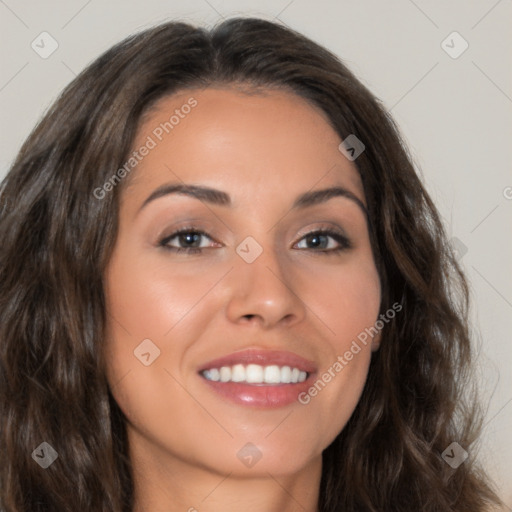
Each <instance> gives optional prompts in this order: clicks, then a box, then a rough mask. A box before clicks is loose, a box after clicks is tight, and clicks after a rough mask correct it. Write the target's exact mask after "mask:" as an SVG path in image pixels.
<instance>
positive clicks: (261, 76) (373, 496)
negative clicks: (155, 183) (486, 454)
mask: <svg viewBox="0 0 512 512" xmlns="http://www.w3.org/2000/svg"><path fill="white" fill-rule="evenodd" d="M212 84H225V85H228V84H231V85H237V86H238V85H241V86H243V87H246V88H248V89H249V88H256V89H257V88H262V89H264V88H266V87H278V88H284V89H287V90H290V91H291V92H294V93H295V94H297V95H299V96H301V97H303V98H306V99H308V100H309V101H311V102H312V103H313V104H314V105H316V106H317V107H319V108H320V109H322V111H324V112H325V114H326V116H327V118H328V119H329V121H330V123H331V124H332V126H333V128H334V129H335V130H336V131H337V133H338V134H339V136H340V137H341V139H345V138H346V137H347V136H348V135H350V134H355V135H356V136H357V137H358V139H360V140H361V141H362V142H363V143H364V144H365V151H364V152H363V153H362V154H361V155H360V156H359V157H358V158H357V160H356V161H355V164H356V167H357V169H358V171H359V173H360V175H361V178H362V181H363V185H364V190H365V195H366V199H367V203H368V209H369V216H370V226H371V229H370V231H371V232H370V237H371V242H372V249H373V252H374V255H375V260H376V263H377V267H378V271H379V274H380V278H381V282H382V289H383V294H382V304H381V308H382V311H383V312H384V311H386V310H388V309H389V308H390V307H391V305H392V304H394V303H395V302H399V303H400V304H401V305H402V308H403V309H402V311H401V312H400V315H397V318H396V321H395V322H390V323H388V324H386V325H385V326H384V329H383V331H382V336H383V337H382V343H381V347H380V350H378V351H377V352H375V353H374V354H373V356H372V361H371V366H370V371H369V376H368V379H367V382H366V385H365V388H364V391H363V394H362V397H361V399H360V402H359V404H358V405H357V408H356V410H355V411H354V413H353V415H352V417H351V418H350V420H349V422H348V424H347V425H346V426H345V428H344V429H343V431H342V432H341V433H340V434H339V435H338V437H337V438H336V440H335V441H334V442H333V443H332V445H331V446H329V447H328V448H327V449H326V450H325V452H324V456H323V474H322V481H321V489H320V496H321V497H320V503H319V510H320V511H321V512H334V511H340V510H343V511H346V512H355V511H363V510H364V511H371V512H377V511H378V512H385V511H390V512H391V511H392V512H399V511H407V512H410V511H411V510H421V511H424V512H427V511H432V512H434V511H436V512H444V511H446V512H448V511H459V512H477V511H483V510H485V509H486V507H489V506H490V505H492V504H494V503H498V502H499V499H498V498H497V496H496V495H495V494H494V491H493V487H492V484H491V483H490V482H489V481H488V480H487V479H486V476H485V474H484V472H483V471H482V470H481V469H480V468H479V467H478V466H477V462H476V460H475V454H476V449H475V447H476V442H477V440H478V432H479V428H480V425H481V420H482V413H481V411H480V409H479V407H478V405H477V404H478V401H477V400H476V399H475V396H476V395H475V394H474V390H473V386H472V384H473V380H472V379H471V372H470V370H471V367H472V366H471V364H472V361H473V348H472V344H471V341H470V337H469V332H468V322H467V317H468V286H467V283H466V281H465V279H464V276H463V274H462V272H461V269H460V268H459V265H458V264H457V260H456V258H455V257H454V254H453V252H452V250H451V248H450V245H449V243H448V241H447V237H446V234H445V231H444V228H443V225H442V223H441V220H440V217H439V214H438V213H437V211H436V208H435V206H434V204H433V202H432V200H431V199H430V197H429V195H428V194H427V192H426V191H425V188H424V186H423V185H422V183H421V181H420V179H419V178H418V176H417V174H416V172H415V170H414V166H413V163H412V161H411V158H410V155H409V154H408V153H407V150H406V149H405V147H404V144H403V142H402V140H401V138H400V135H399V132H398V129H397V127H396V126H395V124H394V123H393V121H392V119H391V118H390V116H389V115H388V113H387V112H386V110H385V109H384V108H383V107H382V105H381V104H380V102H379V100H377V99H376V98H375V97H374V96H373V95H372V94H371V93H370V92H369V91H368V90H367V89H366V88H365V87H364V86H363V85H362V84H361V83H360V82H359V81H358V80H357V79H356V77H355V76H354V75H353V74H352V73H351V72H350V71H349V70H348V69H347V68H346V67H345V65H344V64H343V63H341V62H340V60H339V59H338V58H337V57H336V56H335V55H333V54H332V53H331V52H329V51H328V50H326V49H325V48H323V47H321V46H319V45H317V44H315V43H314V42H312V41H310V40H309V39H307V38H305V37H304V36H302V35H300V34H298V33H296V32H294V31H292V30H290V29H287V28H285V27H283V26H280V25H277V24H274V23H271V22H268V21H264V20H260V19H247V18H246V19H243V18H234V19H229V20H227V21H225V22H223V23H221V24H220V25H218V26H216V27H214V28H213V29H212V30H206V29H203V28H196V27H193V26H191V25H189V24H185V23H181V22H168V23H165V24H162V25H159V26H156V27H155V28H152V29H150V30H147V31H144V32H142V33H139V34H136V35H134V36H131V37H129V38H128V39H126V40H125V41H123V42H121V43H119V44H118V45H116V46H115V47H113V48H112V49H110V50H109V51H107V52H106V53H105V54H104V55H102V56H100V57H99V58H98V59H97V60H96V61H94V62H93V63H92V64H91V65H90V66H89V67H88V68H87V69H86V70H85V71H83V72H82V73H81V74H80V75H79V76H78V77H77V78H76V79H75V80H74V81H73V82H72V83H71V84H70V85H69V86H68V87H67V88H66V89H65V90H64V92H63V93H62V94H61V96H60V97H59V99H58V100H57V101H56V102H55V104H54V105H53V107H52V108H51V109H50V110H49V112H48V113H47V114H46V115H45V116H44V118H43V119H42V120H41V122H40V123H39V125H38V126H37V127H36V128H35V129H34V131H33V132H32V133H31V135H30V136H29V137H28V139H27V141H26V142H25V144H24V145H23V147H22V149H21V151H20V152H19V154H18V156H17V158H16V160H15V162H14V164H13V166H12V168H11V169H10V171H9V173H8V175H7V177H6V178H5V180H4V181H3V183H2V186H1V189H0V194H1V195H0V199H1V206H2V210H1V212H2V213H1V220H0V240H2V249H1V252H0V282H1V290H0V418H1V419H0V453H1V454H2V464H0V508H1V509H2V510H3V511H5V512H36V511H40V512H42V511H57V510H58V511H64V510H65V511H102V512H103V511H104V512H107V511H114V512H129V511H130V512H131V511H132V510H133V503H134V496H133V481H132V471H131V465H130V460H129V459H128V456H127V453H128V451H127V437H126V430H125V420H126V418H125V417H124V415H123V413H122V412H121V410H120V409H119V407H118V406H117V404H116V403H115V401H114V400H113V398H112V395H111V392H110V389H109V386H108V383H107V380H106V377H105V362H104V355H103V351H102V346H103V342H104V339H105V338H104V336H105V326H106V323H107V321H108V320H109V317H108V312H107V311H106V308H105V297H104V291H103V277H104V270H105V268H106V264H107V262H108V261H109V257H110V254H111V252H112V249H113V246H114V244H115V241H116V233H117V222H118V203H119V195H120V193H121V191H122V189H123V185H124V184H123V183H121V184H120V186H117V187H115V188H114V190H112V191H111V192H109V193H107V194H105V195H104V197H102V198H101V199H99V198H98V197H97V194H96V195H95V194H94V190H95V189H97V188H98V187H101V186H102V184H104V183H105V182H107V181H108V180H109V179H111V177H112V175H113V174H114V173H115V172H116V170H117V169H119V168H120V167H121V166H122V165H123V164H124V163H125V162H126V161H127V158H128V155H129V153H130V148H131V144H132V143H133V140H134V135H135V133H136V131H137V128H138V126H139V125H140V121H141V118H142V116H143V115H144V114H145V113H146V112H148V110H149V109H150V107H151V106H152V105H154V104H155V102H156V101H157V100H158V99H160V98H162V97H163V96H165V95H168V94H172V93H174V92H178V91H180V90H183V89H186V88H197V87H199V88H202V87H208V86H210V85H212ZM134 172H136V170H135V171H134ZM125 181H126V180H125ZM470 391H471V392H470ZM43 442H45V443H48V445H50V446H51V447H52V448H53V449H54V450H55V452H56V453H57V454H58V458H57V459H56V460H55V461H54V462H53V464H51V465H50V466H49V467H47V468H46V469H42V468H41V467H40V465H38V464H36V463H35V462H34V461H35V460H36V459H35V458H34V451H35V450H36V448H39V450H43V451H44V447H45V446H46V445H43V448H40V446H41V443H43ZM453 442H457V443H458V445H460V447H462V448H464V449H465V450H466V451H467V452H469V458H468V459H467V460H466V461H465V462H464V463H463V464H461V465H460V466H459V467H458V468H457V469H454V468H452V467H451V466H450V465H449V464H447V462H445V460H444V459H443V457H442V453H443V452H444V450H445V449H446V448H447V447H449V446H450V445H451V443H453ZM46 449H47V451H48V448H46ZM41 453H43V452H41Z"/></svg>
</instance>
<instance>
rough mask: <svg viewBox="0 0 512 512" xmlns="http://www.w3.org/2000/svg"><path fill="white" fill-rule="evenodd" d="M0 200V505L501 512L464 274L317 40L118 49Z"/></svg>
mask: <svg viewBox="0 0 512 512" xmlns="http://www.w3.org/2000/svg"><path fill="white" fill-rule="evenodd" d="M1 199H2V205H4V211H3V214H2V220H1V223H0V234H1V236H2V240H3V246H4V248H3V250H2V253H1V259H0V276H1V281H2V290H1V301H0V303H1V324H0V325H1V326H0V347H1V352H0V353H1V357H0V362H1V363H0V377H1V391H0V404H1V405H0V412H1V418H2V421H1V436H0V443H1V444H0V449H1V451H2V453H3V454H4V464H3V465H2V468H1V469H0V482H1V494H0V504H1V507H2V510H5V511H6V512H14V511H16V512H20V511H43V510H59V511H60V510H98V511H100V510H101V511H107V510H109V511H156V510H166V511H175V510H189V511H193V510H198V511H210V510H224V511H229V510H234V509H235V508H236V509H237V510H238V509H240V508H244V509H245V510H258V511H261V510H265V511H269V512H272V511H274V510H280V511H295V510H305V511H308V512H309V511H312V512H313V511H318V512H320V511H321V512H324V511H342V510H343V511H362V510H365V511H372V512H377V511H379V512H382V511H393V512H397V511H410V510H424V511H436V512H437V511H461V512H462V511H463V512H472V511H483V510H490V509H491V508H490V507H492V506H494V505H497V504H498V503H499V499H498V498H497V496H496V495H495V494H494V492H493V490H492V486H491V485H490V483H489V482H488V481H487V479H486V476H485V474H484V473H483V472H482V471H481V470H480V469H479V468H478V466H477V465H476V462H475V454H476V451H475V442H476V441H477V438H478V428H479V425H480V423H479V421H480V418H481V417H480V414H479V408H478V405H476V404H477V401H476V400H475V396H476V395H475V394H474V393H472V392H469V391H468V390H470V389H472V388H471V386H470V385H471V384H472V381H470V380H469V379H470V373H469V370H470V369H471V362H472V346H471V343H470V339H469V334H468V327H467V301H468V290H467V285H466V281H465V279H464V276H463V275H462V273H461V270H460V268H459V266H458V265H457V262H456V259H455V258H454V256H453V254H452V251H451V249H450V247H449V245H448V243H447V239H446V235H445V232H444V229H443V226H442V224H441V221H440V218H439V215H438V213H437V211H436V209H435V207H434V205H433V203H432V201H431V199H430V198H429V196H428V194H427V193H426V191H425V189H424V187H423V185H422V184H421V182H420V180H419V178H418V177H417V175H416V173H415V171H414V168H413V165H412V163H411V160H410V157H409V156H408V154H407V152H406V150H405V149H404V146H403V143H402V141H401V139H400V136H399V134H398V131H397V128H396V127H395V125H394V124H393V121H392V120H391V119H390V118H389V116H388V114H387V113H386V112H385V110H384V109H383V108H382V107H381V106H380V104H379V102H378V100H376V99H375V98H374V97H373V96H372V95H371V93H370V92H369V91H368V90H367V89H366V88H365V87H364V86H363V85H362V84H361V83H360V82H358V80H357V79H356V78H355V77H354V75H353V74H352V73H351V72H350V71H349V70H347V68H346V67H345V66H344V65H343V64H342V63H341V62H340V61H339V60H338V59H337V58H336V57H335V56H334V55H333V54H331V53H330V52H328V51H327V50H326V49H324V48H322V47H320V46H318V45H317V44H315V43H313V42H312V41H310V40H308V39H306V38H305V37H303V36H301V35H299V34H297V33H295V32H293V31H291V30H289V29H286V28H284V27H282V26H279V25H276V24H273V23H270V22H268V21H263V20H258V19H231V20H228V21H225V22H223V23H222V24H220V25H219V26H218V27H216V28H214V29H213V30H211V31H206V30H205V29H200V28H195V27H192V26H190V25H187V24H184V23H177V22H174V23H166V24H163V25H161V26H157V27H155V28H153V29H151V30H147V31H145V32H143V33H141V34H138V35H135V36H133V37H130V38H128V39H127V40H125V41H123V42H122V43H120V44H119V45H117V46H115V47H114V48H112V49H111V50H109V51H108V52H107V53H105V54H104V55H103V56H101V57H100V58H99V59H98V60H97V61H95V62H94V63H93V64H92V65H91V66H90V67H89V68H88V69H86V70H85V71H84V72H83V73H82V74H81V75H80V76H79V77H77V79H76V80H75V81H73V83H71V84H70V85H69V86H68V87H67V89H66V90H65V91H64V92H63V94H62V95H61V97H60V98H59V99H58V101H57V102H56V103H55V105H54V106H53V108H52V109H51V110H50V111H49V112H48V114H47V115H46V116H45V118H44V119H43V120H42V121H41V123H40V124H39V125H38V126H37V127H36V129H35V130H34V132H33V133H32V134H31V135H30V137H29V138H28V140H27V142H26V143H25V145H24V146H23V148H22V149H21V151H20V154H19V155H18V158H17V159H16V161H15V163H14V165H13V167H12V169H11V170H10V172H9V174H8V175H7V177H6V179H5V180H4V182H3V184H2V190H1Z"/></svg>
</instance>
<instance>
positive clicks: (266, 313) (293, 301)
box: [227, 233, 304, 325]
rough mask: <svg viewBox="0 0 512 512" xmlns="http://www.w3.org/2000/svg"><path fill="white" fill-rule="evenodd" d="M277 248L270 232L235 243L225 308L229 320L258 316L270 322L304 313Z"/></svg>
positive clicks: (282, 255) (282, 254)
mask: <svg viewBox="0 0 512 512" xmlns="http://www.w3.org/2000/svg"><path fill="white" fill-rule="evenodd" d="M280 251H282V249H279V247H278V246H276V244H274V242H273V237H272V236H269V233H267V234H266V236H264V237H263V236H260V237H259V241H258V240H256V238H254V237H246V238H245V239H244V240H243V241H242V242H241V243H240V244H239V245H238V246H237V247H236V255H235V256H236V259H235V268H234V269H233V270H234V271H233V272H232V273H231V274H232V276H231V279H232V283H233V284H232V288H231V290H232V293H231V296H230V297H229V304H228V308H227V310H228V315H229V316H230V319H231V320H232V321H237V320H239V319H240V318H243V317H253V316H257V317H259V319H260V321H263V322H264V323H265V324H266V325H271V324H275V323H277V322H279V321H281V320H282V319H286V321H288V322H289V321H291V320H292V319H300V318H302V317H303V316H304V306H303V304H302V303H301V301H300V299H299V297H298V295H297V293H296V291H295V290H294V285H293V283H292V275H291V272H290V270H291V267H289V266H288V265H289V262H287V261H286V258H285V257H284V253H282V252H280Z"/></svg>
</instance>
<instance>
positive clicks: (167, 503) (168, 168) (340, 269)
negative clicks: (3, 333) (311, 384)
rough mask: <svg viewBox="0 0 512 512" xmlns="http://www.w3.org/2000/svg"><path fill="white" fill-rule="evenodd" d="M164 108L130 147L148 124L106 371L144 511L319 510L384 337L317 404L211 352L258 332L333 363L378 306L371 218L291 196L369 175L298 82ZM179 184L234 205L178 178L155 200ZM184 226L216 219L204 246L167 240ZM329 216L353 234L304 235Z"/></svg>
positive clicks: (339, 203) (113, 280) (251, 340)
mask: <svg viewBox="0 0 512 512" xmlns="http://www.w3.org/2000/svg"><path fill="white" fill-rule="evenodd" d="M190 97H193V98H195V100H197V106H195V107H194V109H193V110H191V111H190V113H189V114H187V115H186V116H184V118H183V119H180V122H179V124H177V125H176V126H174V128H173V129H172V131H171V132H170V133H169V134H164V136H163V137H162V140H161V141H158V140H157V139H156V138H155V136H154V130H155V128H156V127H158V126H159V125H160V123H162V122H164V121H166V120H168V119H169V117H170V115H171V114H172V112H173V111H174V110H175V109H179V108H180V107H181V106H182V105H183V104H184V103H186V102H187V100H188V99H189V98H190ZM157 107H158V108H157V109H155V110H153V111H152V112H151V113H150V114H149V115H148V116H147V117H146V119H145V121H144V123H143V124H142V125H141V127H140V130H139V133H138V135H137V140H136V141H135V144H134V147H135V148H139V147H140V146H142V145H143V144H144V143H145V141H147V137H148V136H151V137H152V138H153V139H155V141H156V142H157V143H158V144H157V146H156V147H155V148H154V149H151V150H150V151H149V154H147V155H146V156H145V157H144V158H143V159H142V160H141V162H140V163H139V164H138V165H137V167H136V169H135V170H134V171H133V174H132V175H131V176H130V177H129V178H127V179H129V180H130V181H129V183H128V184H129V186H128V187H127V188H126V189H124V190H123V192H122V195H121V207H120V213H119V215H120V217H119V222H120V224H119V234H118V239H117V241H116V246H115V250H114V253H113V255H112V258H111V261H110V263H109V266H108V268H107V273H106V276H105V278H106V279H105V292H106V298H107V308H108V312H109V314H110V315H109V320H110V323H109V325H108V327H109V336H108V340H106V348H107V362H108V380H109V383H110V386H111V388H112V393H113V395H114V397H115V399H116V401H117V403H118V404H119V406H120V407H121V409H122V410H123V412H124V413H125V415H126V417H127V418H128V436H129V442H130V457H131V460H132V462H133V467H134V472H135V476H134V481H135V496H136V511H137V512H142V511H144V512H160V511H162V512H163V511H166V512H174V511H181V512H185V511H190V512H192V511H193V510H197V511H199V512H213V511H219V510H222V511H223V512H231V511H235V510H237V511H238V510H240V509H244V510H246V511H248V512H251V511H258V512H261V511H262V510H265V511H267V512H273V511H276V512H277V511H279V512H289V511H299V510H300V511H307V512H315V511H317V502H318V492H319V485H320V478H321V469H322V463H321V454H322V451H323V450H324V449H325V448H326V447H327V446H328V445H329V444H330V443H331V442H332V441H333V440H334V438H335V437H336V436H337V435H338V434H339V432H340V431H341V430H342V429H343V427H344V426H345V424H346V423H347V421H348V419H349V418H350V416H351V414H352V413H353V411H354V409H355V407H356V405H357V403H358V400H359V398H360V395H361V392H362V389H363V386H364V383H365V381H366V378H367V374H368V367H369V363H370V358H371V353H372V351H374V350H377V349H378V344H379V335H377V336H375V337H374V338H373V339H370V341H369V342H368V344H367V345H361V348H362V349H361V351H360V352H358V353H357V354H356V355H354V357H353V358H352V359H351V360H350V361H347V364H346V366H344V368H343V370H342V371H340V372H335V373H334V375H335V376H334V377H332V378H331V379H330V382H329V383H328V384H327V385H326V386H325V387H324V388H323V389H322V390H321V391H319V392H318V393H317V394H316V396H314V397H310V401H309V402H308V403H307V404H303V403H299V402H298V401H294V402H293V403H291V404H287V405H285V406H282V407H274V408H267V407H254V406H252V405H242V404H239V403H234V402H232V401H231V400H229V399H226V398H225V397H223V396H220V395H219V394H218V393H217V392H215V391H212V389H211V387H210V386H209V385H208V382H207V381H206V380H205V379H204V377H203V376H201V375H200V374H199V373H198V368H200V366H201V365H202V364H204V363H206V362H208V361H210V360H213V359H215V358H218V357H221V356H225V355H227V354H231V353H233V352H237V351H240V350H244V349H248V348H251V349H252V348H254V349H259V350H285V351H289V352H293V353H295V354H297V355H299V356H301V357H303V358H305V359H307V360H308V361H312V362H313V363H314V364H315V366H316V368H317V370H318V371H317V378H318V377H319V376H321V375H323V374H324V373H325V372H327V371H328V369H329V368H331V376H332V374H333V371H332V367H333V364H334V363H335V362H336V361H337V360H338V356H340V355H343V354H344V353H345V352H346V351H347V350H349V349H350V346H351V343H352V342H353V340H355V339H356V337H357V336H358V334H359V333H361V332H362V331H363V330H364V329H365V328H367V327H369V326H372V325H374V323H375V321H376V320H377V318H378V314H379V305H380V299H381V288H380V280H379V276H378V273H377V269H376V266H375V262H374V259H373V256H372V251H371V246H370V240H369V233H368V226H367V223H366V218H365V215H364V212H363V209H362V208H361V207H360V206H359V205H358V204H357V202H356V201H354V200H352V199H350V198H348V197H345V196H336V197H332V198H330V199H329V200H327V201H325V202H322V203H319V204H316V205H314V206H309V207H306V208H302V209H293V208H292V204H293V202H294V201H295V199H296V198H297V197H298V196H299V195H301V194H303V193H306V192H310V191H314V190H320V189H325V188H329V187H342V188H344V189H346V190H347V191H349V192H350V193H352V194H353V196H355V197H356V198H358V199H359V200H360V201H361V202H362V203H363V204H366V203H365V197H364V191H363V187H362V184H361V180H360V177H359V175H358V173H357V171H356V168H355V166H354V164H353V163H352V162H350V161H349V160H348V159H346V158H345V156H344V155H343V154H342V153H341V152H340V151H339V150H338V145H339V144H340V142H341V140H340V138H339V136H338V135H337V134H336V132H335V131H334V130H333V129H332V128H331V127H330V125H329V124H328V122H327V121H326V118H325V116H324V115H323V113H322V112H321V111H319V110H318V109H316V108H315V107H313V106H311V105H310V104H309V103H307V102H306V101H305V100H303V99H301V98H299V97H298V96H295V95H293V94H291V93H287V92H282V91H267V92H266V93H265V94H264V95H261V94H257V95H247V94H244V93H243V92H240V91H237V90H235V89H230V88H224V89H222V88H208V89H206V90H191V91H182V92H180V93H178V94H176V95H173V96H169V97H166V98H164V99H162V100H160V102H159V104H158V105H157ZM152 134H153V135H152ZM168 183H186V184H195V185H202V186H207V187H211V188H215V189H218V190H221V191H224V192H225V193H227V194H229V196H230V198H231V203H232V204H231V206H223V205H217V204H210V203H208V202H206V201H205V200H199V199H197V198H194V197H190V196H187V195H183V194H167V195H163V196H161V197H158V198H156V199H154V200H152V201H150V202H148V203H147V204H146V205H145V206H144V207H142V209H141V206H142V204H143V203H144V202H145V200H146V198H148V196H150V194H151V193H152V192H153V191H154V190H155V189H157V188H158V187H160V186H161V185H164V184H168ZM182 227H187V228H188V227H193V228H195V229H196V230H200V231H204V232H206V233H207V234H208V236H202V238H200V239H199V240H198V242H197V247H199V248H201V249H202V251H201V252H189V253H187V252H185V251H184V250H183V251H182V252H180V253H177V252H174V251H172V250H170V249H166V248H164V247H162V246H159V243H160V242H161V241H162V240H163V239H165V238H166V239H167V240H166V243H167V245H168V246H170V247H174V248H186V247H189V248H190V247H192V246H193V244H191V243H190V237H189V238H187V239H184V238H186V236H185V237H184V236H183V235H182V236H181V238H180V237H179V236H175V237H174V238H171V239H170V238H169V237H170V235H172V234H173V233H174V232H175V231H176V230H177V229H180V228H182ZM318 229H334V230H337V231H340V230H341V232H342V233H343V234H344V235H345V236H346V238H348V240H349V242H350V247H348V248H343V247H344V246H343V244H342V243H340V242H338V241H337V240H336V239H335V238H333V237H332V236H330V235H324V236H322V235H320V238H318V235H317V237H316V238H315V236H306V235H308V234H309V233H314V232H316V231H318ZM249 236H250V237H252V239H254V240H255V241H256V242H257V244H258V245H259V246H260V247H261V249H262V253H261V254H260V255H259V256H258V257H257V258H256V259H255V260H254V261H253V262H251V263H248V262H247V261H246V260H244V259H243V258H242V257H241V256H240V254H241V253H240V254H239V253H237V251H236V249H237V247H238V246H239V245H240V244H241V242H243V241H244V240H245V239H246V237H249ZM244 247H247V248H248V250H249V251H253V250H254V247H253V246H250V247H249V246H244ZM339 247H342V248H343V249H342V250H340V251H335V250H334V249H336V248H339ZM145 339H150V340H151V342H152V343H153V344H154V345H155V346H156V347H158V349H159V350H160V355H159V356H158V357H157V358H156V359H154V362H152V363H151V364H150V365H148V366H145V365H144V364H142V363H141V361H140V360H139V359H138V358H137V357H135V356H134V350H135V349H136V348H137V347H138V346H139V345H140V343H141V342H142V340H145ZM148 346H150V345H148ZM151 350H153V349H151ZM151 357H153V355H152V356H151ZM146 358H147V356H146ZM247 443H251V444H252V445H254V446H255V447H256V449H254V448H251V449H252V450H255V451H254V453H253V455H254V454H257V453H259V454H260V455H261V458H260V460H258V461H257V463H256V464H254V465H252V467H248V466H247V465H246V463H244V462H243V460H241V458H240V457H239V456H237V454H238V453H239V451H240V450H241V449H242V447H244V446H245V445H246V444H247Z"/></svg>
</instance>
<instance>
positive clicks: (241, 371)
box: [231, 364, 245, 382]
mask: <svg viewBox="0 0 512 512" xmlns="http://www.w3.org/2000/svg"><path fill="white" fill-rule="evenodd" d="M231 380H232V381H233V382H243V381H245V368H244V365H243V364H235V366H233V368H232V369H231Z"/></svg>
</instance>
